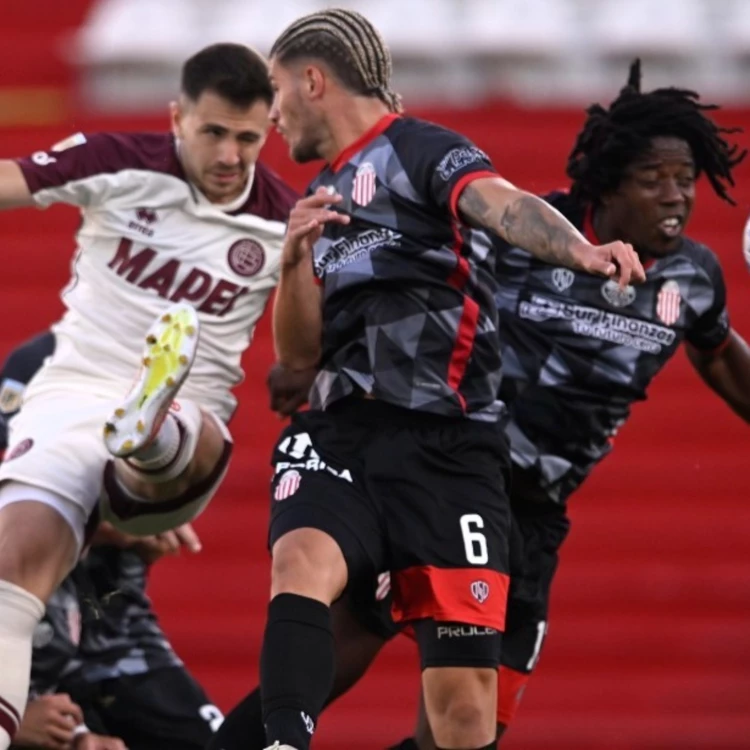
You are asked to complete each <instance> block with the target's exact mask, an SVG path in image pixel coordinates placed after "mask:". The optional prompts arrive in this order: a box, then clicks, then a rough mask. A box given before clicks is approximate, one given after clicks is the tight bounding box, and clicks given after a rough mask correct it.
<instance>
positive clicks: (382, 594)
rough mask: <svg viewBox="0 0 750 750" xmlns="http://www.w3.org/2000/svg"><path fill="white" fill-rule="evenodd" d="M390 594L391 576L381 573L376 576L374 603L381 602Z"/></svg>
mask: <svg viewBox="0 0 750 750" xmlns="http://www.w3.org/2000/svg"><path fill="white" fill-rule="evenodd" d="M390 593H391V574H390V573H381V574H380V575H379V576H378V583H377V588H376V589H375V601H377V602H382V601H383V599H385V598H386V596H388V594H390Z"/></svg>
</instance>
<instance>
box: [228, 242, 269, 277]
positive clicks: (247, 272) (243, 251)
mask: <svg viewBox="0 0 750 750" xmlns="http://www.w3.org/2000/svg"><path fill="white" fill-rule="evenodd" d="M227 262H228V263H229V267H230V268H231V269H232V270H233V271H234V272H235V273H236V274H237V275H238V276H244V277H246V278H248V277H250V276H255V275H256V274H257V273H260V271H261V269H262V268H263V266H264V265H265V263H266V253H265V250H263V246H262V245H261V244H260V242H256V241H255V240H251V239H244V240H237V242H235V243H234V244H233V245H232V246H231V247H230V248H229V253H228V254H227Z"/></svg>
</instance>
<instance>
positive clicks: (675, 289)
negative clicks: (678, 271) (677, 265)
mask: <svg viewBox="0 0 750 750" xmlns="http://www.w3.org/2000/svg"><path fill="white" fill-rule="evenodd" d="M681 302H682V296H681V295H680V285H679V284H678V283H677V282H676V281H674V279H670V280H669V281H665V282H664V283H663V284H662V287H661V289H660V290H659V296H658V297H657V298H656V314H657V315H658V316H659V320H661V321H662V322H663V323H664V324H665V325H668V326H671V325H674V324H675V323H676V322H677V319H678V318H679V317H680V303H681Z"/></svg>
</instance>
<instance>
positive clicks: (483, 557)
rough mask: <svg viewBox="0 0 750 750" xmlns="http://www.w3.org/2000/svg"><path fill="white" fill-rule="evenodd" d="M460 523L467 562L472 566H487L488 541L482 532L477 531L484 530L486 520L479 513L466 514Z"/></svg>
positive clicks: (460, 519)
mask: <svg viewBox="0 0 750 750" xmlns="http://www.w3.org/2000/svg"><path fill="white" fill-rule="evenodd" d="M458 522H459V524H460V525H461V535H462V536H463V538H464V550H465V552H466V560H467V561H468V562H470V563H471V564H472V565H486V564H487V562H488V560H489V555H488V554H487V539H486V538H485V536H484V534H482V532H481V531H477V530H476V529H483V528H484V519H483V518H482V516H480V515H479V514H478V513H466V514H464V515H463V516H461V518H459V520H458Z"/></svg>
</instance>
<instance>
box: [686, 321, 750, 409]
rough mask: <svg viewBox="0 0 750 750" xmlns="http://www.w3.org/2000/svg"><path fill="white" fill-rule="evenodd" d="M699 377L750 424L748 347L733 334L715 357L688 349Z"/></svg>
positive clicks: (749, 360)
mask: <svg viewBox="0 0 750 750" xmlns="http://www.w3.org/2000/svg"><path fill="white" fill-rule="evenodd" d="M688 357H689V359H690V361H691V363H692V364H693V366H694V367H695V369H696V370H697V371H698V373H699V375H700V376H701V377H702V378H703V380H704V381H705V382H706V383H707V385H709V386H710V387H711V388H712V389H713V390H714V391H715V392H716V393H717V394H718V395H719V396H720V397H721V398H722V399H723V400H724V402H725V403H726V404H727V405H728V406H729V407H730V408H731V409H732V411H734V412H735V414H737V415H738V416H739V417H740V418H741V419H744V420H745V422H748V423H750V347H748V345H747V344H746V343H745V341H744V340H743V338H742V337H741V336H740V335H739V334H738V333H736V332H735V331H730V333H729V341H728V343H727V344H726V346H724V347H723V348H722V350H721V351H720V352H719V353H718V354H708V353H705V352H701V351H699V350H697V349H695V348H693V347H688Z"/></svg>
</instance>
